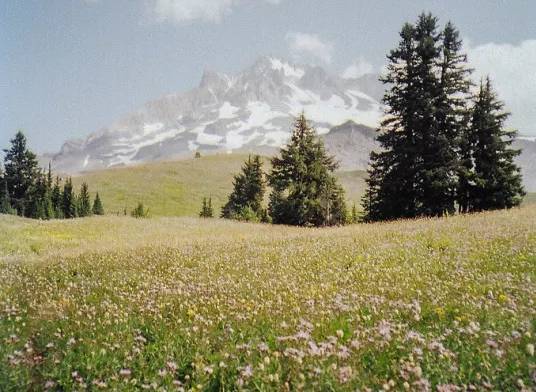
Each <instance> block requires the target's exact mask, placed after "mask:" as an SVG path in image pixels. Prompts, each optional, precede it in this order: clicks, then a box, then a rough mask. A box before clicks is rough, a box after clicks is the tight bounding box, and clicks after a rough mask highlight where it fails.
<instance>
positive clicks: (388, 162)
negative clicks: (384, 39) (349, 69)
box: [362, 13, 524, 221]
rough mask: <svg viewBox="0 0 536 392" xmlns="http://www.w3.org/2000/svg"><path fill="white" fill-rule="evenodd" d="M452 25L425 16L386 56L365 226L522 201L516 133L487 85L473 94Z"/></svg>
mask: <svg viewBox="0 0 536 392" xmlns="http://www.w3.org/2000/svg"><path fill="white" fill-rule="evenodd" d="M461 50H462V41H461V39H460V38H459V32H458V30H456V28H455V27H454V26H453V25H452V23H447V25H446V26H445V27H444V28H443V29H442V30H441V31H439V29H438V20H437V18H435V17H434V16H432V15H431V14H424V13H423V14H421V15H420V16H419V18H418V21H417V22H416V23H415V24H410V23H406V24H405V25H404V26H403V28H402V31H401V32H400V42H399V44H398V47H397V48H395V49H394V50H392V51H391V52H390V54H389V55H388V60H389V64H388V66H387V74H386V75H385V76H384V77H383V78H382V81H383V83H385V84H386V86H388V90H387V92H386V93H385V96H384V99H383V102H384V104H385V106H386V116H385V118H384V120H383V121H382V123H381V126H380V129H379V135H378V137H377V140H378V142H379V143H380V145H381V150H380V151H379V152H373V153H372V154H371V163H370V166H371V167H370V169H369V172H368V174H369V176H368V179H367V184H368V188H367V191H366V193H365V195H364V197H363V200H362V202H363V209H364V211H365V216H364V220H365V221H377V220H391V219H399V218H414V217H419V216H444V215H448V214H452V213H455V212H456V210H458V211H459V212H473V211H482V210H490V209H498V208H510V207H513V206H516V205H519V204H520V203H521V200H522V198H523V195H524V191H523V187H522V184H521V174H520V171H519V168H518V167H517V166H516V165H515V164H514V163H513V158H514V157H515V156H516V155H518V154H519V151H517V150H513V149H511V148H510V147H509V146H510V144H511V143H512V141H513V138H514V136H515V132H511V131H506V130H505V129H504V121H505V119H506V118H507V117H508V113H505V112H504V111H503V110H502V109H503V105H502V103H501V102H499V101H498V100H497V97H496V95H495V93H494V92H493V89H492V87H491V83H490V81H489V79H487V80H486V81H485V82H483V83H482V84H481V86H480V90H479V92H478V94H477V96H476V97H473V96H471V93H470V89H471V82H470V80H469V76H470V73H471V70H470V69H469V68H468V67H467V58H466V55H465V54H463V53H462V52H461Z"/></svg>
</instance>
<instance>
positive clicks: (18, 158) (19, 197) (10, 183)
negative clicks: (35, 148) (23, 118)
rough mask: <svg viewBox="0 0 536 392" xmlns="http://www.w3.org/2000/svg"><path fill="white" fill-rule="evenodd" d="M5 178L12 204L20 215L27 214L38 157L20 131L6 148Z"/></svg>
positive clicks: (35, 176) (36, 174) (36, 173)
mask: <svg viewBox="0 0 536 392" xmlns="http://www.w3.org/2000/svg"><path fill="white" fill-rule="evenodd" d="M4 152H5V157H4V169H5V174H4V178H5V180H6V182H7V188H8V192H9V195H10V199H11V205H12V207H13V208H15V209H16V210H17V214H19V215H27V216H29V213H25V211H24V208H25V206H26V205H28V200H27V198H28V196H29V194H30V192H29V190H30V188H31V187H32V185H33V184H34V182H35V181H36V178H37V176H38V169H37V159H36V156H35V154H34V153H32V152H31V151H30V150H29V149H28V147H27V145H26V137H25V136H24V134H23V133H22V132H21V131H19V132H17V134H16V135H15V137H14V138H13V139H12V140H11V148H9V149H7V150H4Z"/></svg>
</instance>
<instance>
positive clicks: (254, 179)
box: [221, 155, 266, 222]
mask: <svg viewBox="0 0 536 392" xmlns="http://www.w3.org/2000/svg"><path fill="white" fill-rule="evenodd" d="M265 191H266V185H265V180H264V173H263V171H262V161H261V158H260V157H259V156H258V155H255V156H254V157H253V159H252V158H251V156H250V157H249V158H248V160H247V161H246V162H245V163H244V165H243V166H242V172H241V173H239V174H237V175H236V176H235V177H234V181H233V191H232V192H231V194H230V195H229V200H228V201H227V203H226V204H225V206H224V207H223V209H222V213H221V216H222V218H227V219H239V220H247V221H256V222H260V221H265V220H266V210H265V209H264V208H263V206H262V202H263V199H264V193H265Z"/></svg>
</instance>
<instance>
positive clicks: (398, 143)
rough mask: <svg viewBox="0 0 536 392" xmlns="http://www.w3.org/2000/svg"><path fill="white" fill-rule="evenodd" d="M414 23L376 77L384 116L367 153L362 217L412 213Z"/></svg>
mask: <svg viewBox="0 0 536 392" xmlns="http://www.w3.org/2000/svg"><path fill="white" fill-rule="evenodd" d="M415 35H416V33H415V27H414V26H413V25H412V24H410V23H406V24H405V25H404V26H403V28H402V30H401V32H400V42H399V44H398V47H397V48H396V49H393V50H392V51H391V52H390V54H389V55H388V56H387V58H388V60H389V63H388V65H387V74H386V75H385V76H384V77H382V79H381V81H382V82H383V83H384V84H386V85H388V86H390V88H389V89H388V90H387V91H386V93H385V95H384V97H383V102H384V104H385V107H386V116H385V119H384V120H383V121H382V123H381V125H380V128H379V130H378V132H379V134H378V136H377V141H378V142H379V143H380V145H381V146H382V150H381V151H380V152H374V151H373V152H372V153H371V156H370V168H369V170H368V178H367V191H366V192H365V195H364V197H363V200H362V203H363V209H364V211H365V215H364V218H363V219H364V220H365V221H376V220H384V219H396V218H403V217H414V216H416V215H417V189H416V174H417V159H416V155H417V135H416V132H415V128H416V125H415V119H416V116H415V112H416V111H417V105H418V95H419V89H418V86H417V83H416V78H417V76H416V75H417V63H418V59H417V53H416V49H415V48H416V46H417V43H416V40H415Z"/></svg>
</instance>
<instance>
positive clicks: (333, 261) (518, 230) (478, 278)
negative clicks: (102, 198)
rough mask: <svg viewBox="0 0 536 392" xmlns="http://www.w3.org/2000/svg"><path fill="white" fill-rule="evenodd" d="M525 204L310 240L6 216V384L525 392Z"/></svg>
mask: <svg viewBox="0 0 536 392" xmlns="http://www.w3.org/2000/svg"><path fill="white" fill-rule="evenodd" d="M535 303H536V206H535V205H527V206H525V207H522V208H520V209H514V210H511V211H499V212H492V213H484V214H476V215H472V216H454V217H450V218H445V219H421V220H415V221H400V222H394V223H387V224H369V225H353V226H346V227H340V228H328V229H303V228H291V227H278V226H270V225H259V224H246V223H238V222H231V221H223V220H219V219H213V220H211V219H207V220H201V219H197V218H154V219H145V220H144V219H139V220H136V219H134V218H130V217H114V216H107V217H93V218H86V219H76V220H71V221H48V222H39V221H31V220H26V219H21V218H17V217H11V216H0V342H1V344H0V390H2V391H23V390H32V391H33V390H44V389H48V390H65V391H67V390H84V389H87V390H99V389H100V390H132V391H134V390H142V389H150V390H177V389H179V390H180V389H181V388H184V390H236V389H243V390H263V391H271V390H273V391H280V390H295V389H302V390H348V391H355V390H357V389H359V390H366V389H367V388H370V390H375V391H376V390H381V389H383V390H414V391H420V390H422V391H427V390H433V391H436V390H441V391H457V390H502V391H506V390H522V389H523V388H525V390H527V391H528V390H534V388H536V378H535V376H536V374H535V371H536V356H535V354H534V345H535V344H536V337H535V336H536V335H535V334H536V306H535Z"/></svg>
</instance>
